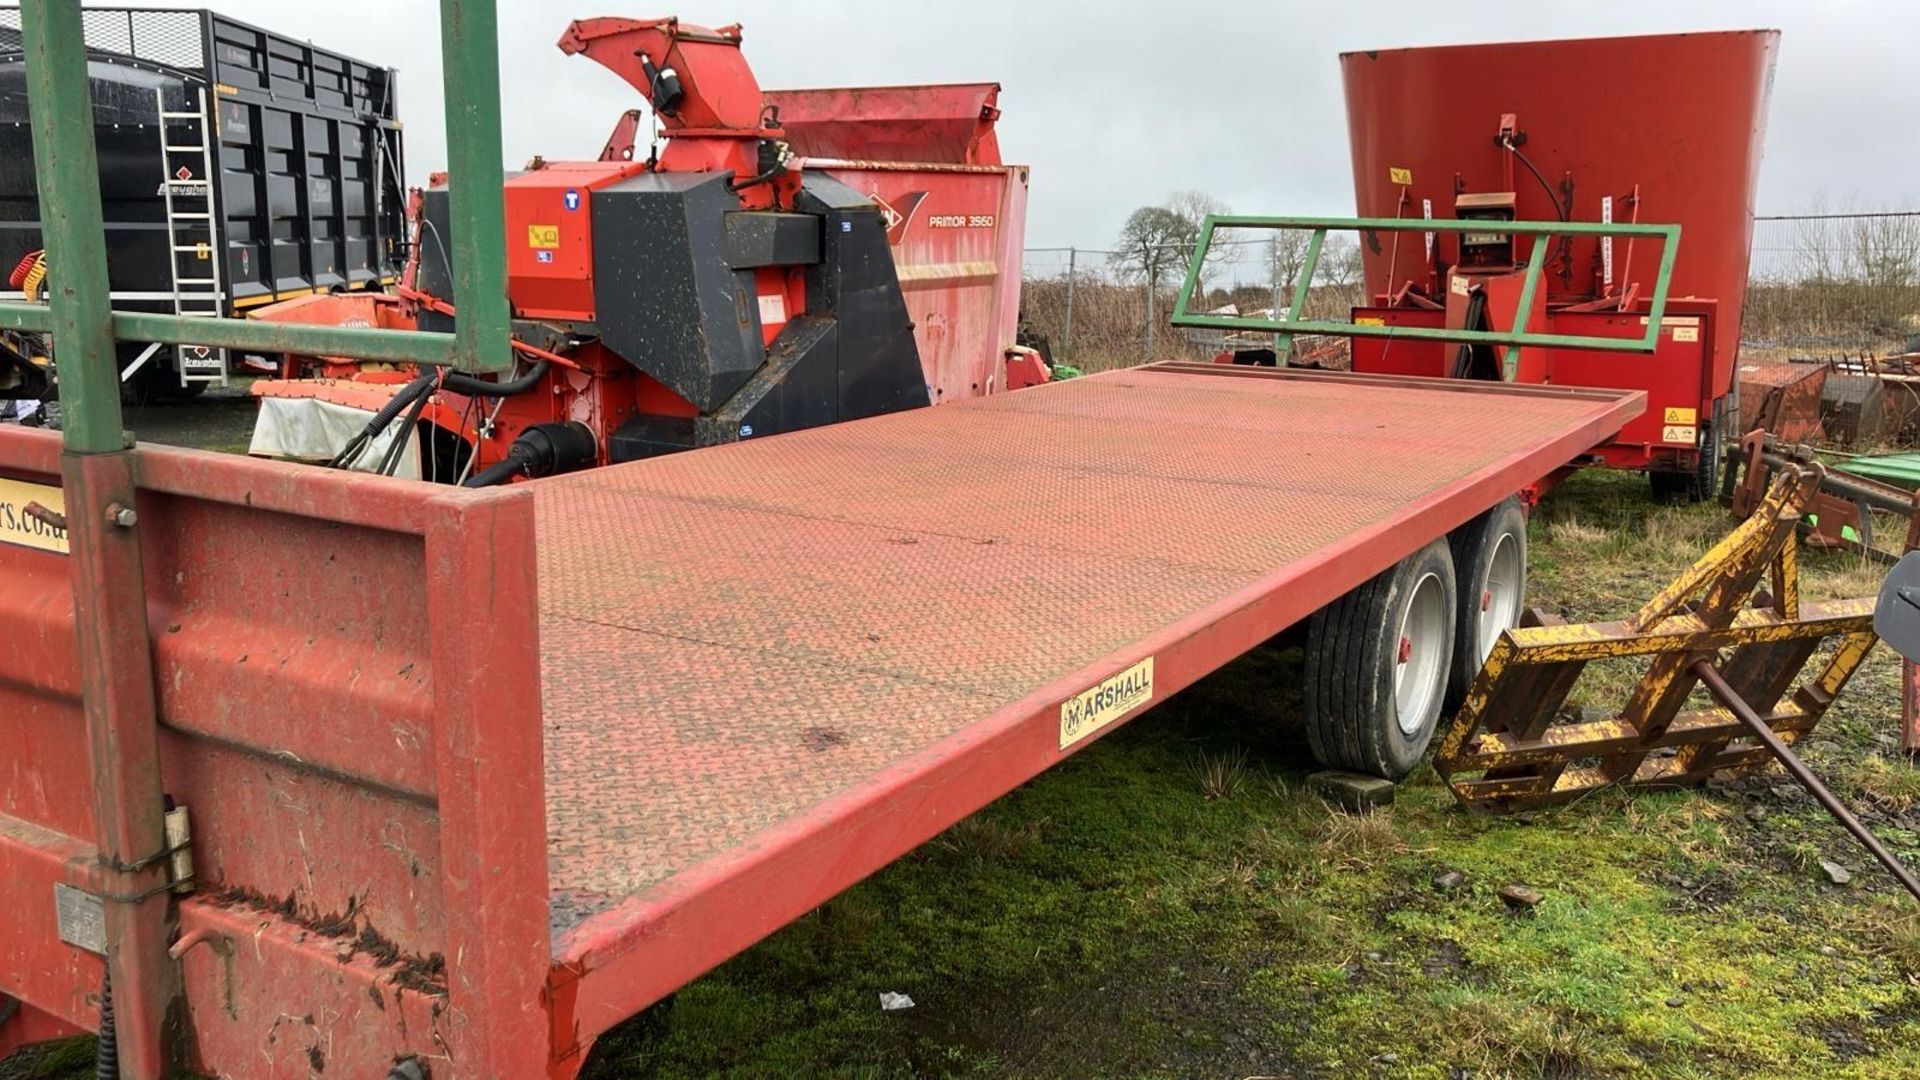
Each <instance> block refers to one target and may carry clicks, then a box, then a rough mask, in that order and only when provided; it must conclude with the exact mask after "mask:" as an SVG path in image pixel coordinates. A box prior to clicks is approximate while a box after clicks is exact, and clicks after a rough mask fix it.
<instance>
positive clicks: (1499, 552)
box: [1446, 495, 1527, 712]
mask: <svg viewBox="0 0 1920 1080" xmlns="http://www.w3.org/2000/svg"><path fill="white" fill-rule="evenodd" d="M1447 542H1448V544H1449V545H1451V546H1452V548H1453V572H1454V574H1455V575H1456V576H1457V578H1458V580H1459V585H1460V616H1459V618H1458V619H1457V620H1456V621H1455V623H1454V628H1453V663H1452V665H1451V673H1450V677H1449V678H1448V680H1447V701H1446V706H1447V711H1448V712H1452V711H1453V710H1454V709H1456V708H1459V706H1460V702H1462V701H1464V700H1465V699H1466V696H1467V687H1469V686H1471V685H1473V677H1474V676H1475V675H1478V674H1479V673H1480V665H1481V663H1483V662H1484V661H1485V660H1486V658H1487V654H1488V653H1490V652H1492V651H1493V643H1494V642H1496V641H1498V640H1500V633H1501V631H1503V630H1507V629H1509V628H1511V627H1515V626H1518V625H1520V615H1521V613H1522V612H1523V611H1525V610H1526V606H1527V514H1526V511H1525V510H1523V509H1521V506H1520V496H1518V495H1514V496H1511V497H1509V498H1508V499H1507V500H1506V501H1505V502H1503V503H1501V504H1500V505H1498V506H1496V507H1494V508H1493V509H1491V510H1489V511H1487V512H1486V513H1484V514H1481V515H1480V516H1479V517H1477V518H1474V519H1473V520H1472V521H1469V522H1467V523H1466V524H1465V525H1462V526H1460V527H1459V528H1457V529H1455V530H1453V532H1452V533H1450V534H1449V535H1448V536H1447Z"/></svg>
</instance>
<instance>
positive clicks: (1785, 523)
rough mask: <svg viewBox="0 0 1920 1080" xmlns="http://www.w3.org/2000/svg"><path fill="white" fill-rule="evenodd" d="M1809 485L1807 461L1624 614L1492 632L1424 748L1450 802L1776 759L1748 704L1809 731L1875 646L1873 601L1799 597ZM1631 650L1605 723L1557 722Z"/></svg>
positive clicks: (1694, 777)
mask: <svg viewBox="0 0 1920 1080" xmlns="http://www.w3.org/2000/svg"><path fill="white" fill-rule="evenodd" d="M1819 484H1820V472H1819V470H1818V469H1816V468H1802V467H1794V468H1791V469H1787V470H1782V472H1781V473H1780V475H1779V476H1778V477H1777V478H1776V480H1775V482H1774V484H1773V486H1772V488H1771V489H1770V490H1769V491H1768V492H1767V495H1766V498H1765V500H1764V501H1763V502H1762V503H1761V505H1760V507H1759V508H1758V509H1757V510H1756V511H1755V512H1754V514H1753V515H1752V516H1751V517H1749V518H1748V519H1747V520H1746V521H1745V522H1742V523H1741V524H1740V525H1739V526H1738V527H1737V528H1735V529H1734V530H1733V531H1732V532H1731V533H1729V534H1728V535H1727V536H1726V537H1725V538H1724V539H1722V540H1721V541H1720V542H1719V543H1718V544H1717V545H1715V546H1714V548H1713V550H1711V551H1709V552H1708V553H1707V554H1706V555H1705V556H1703V557H1702V558H1701V559H1700V560H1699V561H1698V562H1696V563H1694V564H1693V566H1692V567H1691V568H1690V569H1688V570H1687V571H1686V572H1685V573H1683V574H1681V575H1680V576H1679V577H1678V578H1676V579H1675V580H1674V581H1673V582H1672V583H1671V584H1670V585H1668V586H1667V587H1666V588H1665V589H1663V590H1661V592H1660V594H1659V595H1658V596H1655V597H1654V598H1653V599H1652V600H1650V601H1648V603H1647V604H1646V606H1645V607H1643V608H1641V609H1640V611H1639V612H1638V613H1637V614H1635V615H1634V616H1633V617H1632V618H1630V619H1626V620H1624V621H1620V622H1604V623H1582V624H1577V625H1570V624H1565V623H1558V622H1557V621H1555V620H1542V621H1543V622H1546V623H1547V624H1546V625H1535V626H1525V627H1520V628H1516V629H1513V630H1510V631H1508V632H1507V633H1506V634H1505V635H1503V636H1502V637H1501V639H1500V641H1499V642H1498V643H1497V644H1495V645H1494V647H1493V652H1492V653H1491V654H1490V655H1489V656H1488V657H1487V662H1486V665H1485V666H1484V667H1483V668H1482V669H1481V671H1480V674H1479V676H1478V677H1477V678H1476V679H1475V680H1474V683H1473V686H1472V688H1471V689H1470V690H1469V691H1468V693H1467V698H1466V701H1465V702H1464V703H1463V704H1462V705H1461V707H1460V711H1459V712H1458V713H1457V714H1456V715H1455V716H1454V720H1453V726H1452V728H1451V729H1450V730H1449V731H1448V732H1447V734H1446V738H1445V739H1444V740H1443V741H1442V742H1441V745H1440V749H1439V751H1438V752H1437V754H1436V755H1435V760H1434V765H1435V768H1437V769H1438V770H1439V772H1440V775H1441V776H1442V777H1443V778H1445V780H1446V782H1447V785H1448V787H1450V788H1451V789H1452V790H1453V793H1454V795H1455V797H1457V798H1458V799H1459V800H1460V801H1461V803H1463V804H1464V805H1466V806H1467V807H1468V808H1469V809H1473V810H1476V811H1483V812H1493V813H1499V812H1504V811H1510V810H1518V809H1525V808H1529V807H1536V806H1544V805H1551V804H1556V803H1565V802H1569V801H1571V800H1573V799H1577V798H1579V797H1580V796H1582V795H1584V794H1586V793H1588V792H1591V791H1595V790H1598V789H1601V788H1605V787H1650V786H1660V787H1680V786H1688V785H1694V784H1700V783H1703V782H1705V781H1706V780H1707V779H1708V778H1709V777H1711V776H1714V775H1716V774H1720V775H1736V774H1740V773H1744V772H1749V771H1752V770H1753V769H1756V768H1759V767H1761V766H1763V765H1765V764H1766V762H1767V761H1768V760H1769V759H1770V758H1771V757H1773V756H1776V755H1777V754H1778V751H1777V750H1775V749H1770V748H1769V746H1768V745H1767V743H1768V742H1769V741H1770V740H1766V739H1763V738H1762V737H1761V736H1760V734H1759V732H1758V731H1757V730H1756V729H1755V728H1753V727H1750V726H1749V724H1748V722H1746V721H1743V719H1742V716H1741V714H1742V713H1743V712H1745V713H1747V714H1748V715H1749V716H1752V717H1754V718H1755V719H1756V721H1757V722H1758V723H1761V724H1764V726H1765V728H1766V729H1768V730H1770V731H1771V732H1772V734H1773V735H1774V736H1777V738H1778V741H1779V743H1781V744H1784V745H1783V746H1782V747H1780V749H1784V746H1790V745H1791V744H1792V743H1794V742H1795V741H1797V740H1798V739H1799V738H1800V737H1801V736H1803V735H1805V734H1806V733H1807V732H1808V731H1811V730H1812V729H1813V726H1814V725H1815V724H1816V723H1818V722H1819V720H1820V717H1821V716H1822V715H1823V714H1824V713H1825V712H1826V711H1827V708H1828V707H1829V706H1831V705H1832V704H1833V701H1834V698H1836V697H1837V696H1839V694H1840V691H1841V690H1842V689H1843V688H1844V687H1845V686H1846V684H1847V680H1848V679H1850V678H1851V677H1852V676H1853V673H1854V672H1855V671H1856V670H1858V669H1859V667H1860V663H1861V661H1862V660H1864V659H1865V658H1866V655H1867V653H1868V651H1869V650H1871V649H1872V648H1873V645H1874V642H1875V641H1876V640H1877V639H1876V637H1875V636H1874V633H1873V625H1872V623H1873V601H1872V600H1871V599H1862V600H1843V601H1836V602H1832V603H1824V604H1805V605H1803V604H1801V603H1800V599H1799V581H1798V565H1797V558H1796V553H1797V547H1796V545H1797V542H1798V541H1797V538H1796V536H1795V527H1796V525H1797V524H1798V523H1799V521H1800V517H1801V513H1802V511H1803V510H1804V508H1805V507H1806V506H1807V503H1808V500H1810V499H1811V498H1812V497H1813V495H1814V493H1815V492H1816V491H1817V490H1818V488H1819ZM1832 639H1838V641H1837V645H1836V647H1834V648H1832V649H1829V650H1823V648H1822V647H1823V646H1824V645H1825V644H1826V643H1827V642H1828V641H1830V640H1832ZM1816 657H1824V663H1822V664H1816V665H1814V666H1813V670H1812V672H1811V674H1810V676H1809V677H1806V678H1804V679H1803V678H1802V675H1803V669H1807V668H1808V667H1809V661H1811V660H1814V659H1815V658H1816ZM1641 658H1644V659H1645V661H1646V668H1645V671H1644V672H1643V673H1642V675H1641V676H1640V678H1639V680H1638V681H1637V682H1636V683H1635V684H1634V686H1633V689H1632V690H1631V691H1630V692H1629V694H1628V695H1627V700H1626V702H1625V704H1624V705H1622V706H1621V707H1620V709H1619V710H1618V711H1617V712H1615V713H1614V715H1613V716H1612V717H1611V718H1610V719H1605V720H1597V721H1580V720H1567V719H1564V718H1563V716H1564V714H1565V713H1566V712H1568V710H1567V709H1566V707H1565V706H1566V700H1567V695H1568V693H1569V692H1570V691H1572V689H1573V688H1574V684H1575V682H1576V681H1577V680H1578V679H1579V678H1580V674H1581V672H1582V671H1583V670H1584V669H1585V668H1586V666H1587V665H1588V664H1590V663H1593V662H1595V661H1608V660H1622V659H1641ZM1703 673H1705V676H1706V677H1705V679H1704V683H1705V685H1704V686H1703ZM1696 689H1701V690H1703V693H1702V694H1701V695H1700V697H1699V699H1698V700H1690V699H1691V698H1694V696H1695V690H1696ZM1786 756H1791V754H1790V753H1788V754H1787V755H1786ZM1783 760H1785V758H1784V757H1783Z"/></svg>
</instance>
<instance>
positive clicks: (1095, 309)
mask: <svg viewBox="0 0 1920 1080" xmlns="http://www.w3.org/2000/svg"><path fill="white" fill-rule="evenodd" d="M1286 236H1294V237H1299V238H1300V240H1298V241H1289V240H1284V239H1276V237H1286ZM1303 242H1304V234H1299V233H1293V234H1285V233H1283V234H1274V235H1262V236H1261V237H1259V238H1257V239H1256V238H1252V237H1249V236H1239V237H1236V236H1232V235H1224V236H1222V237H1221V238H1219V239H1216V241H1215V246H1216V248H1218V249H1219V252H1218V255H1217V256H1216V257H1215V258H1210V259H1209V260H1208V265H1207V267H1206V268H1205V272H1204V274H1203V282H1202V283H1203V286H1204V293H1203V294H1202V295H1198V296H1196V298H1195V300H1194V302H1193V307H1194V308H1195V310H1203V311H1206V310H1217V309H1222V308H1226V307H1231V308H1232V310H1234V311H1235V312H1237V313H1239V314H1243V315H1245V314H1257V313H1265V312H1269V311H1271V310H1274V309H1276V308H1278V309H1280V310H1285V309H1286V307H1287V306H1288V305H1289V304H1290V303H1291V300H1292V294H1293V289H1294V287H1295V284H1296V278H1297V275H1298V270H1299V264H1300V261H1301V258H1302V251H1301V248H1302V246H1303ZM1152 254H1153V253H1152V252H1146V251H1141V252H1125V253H1121V252H1116V251H1114V250H1112V249H1110V248H1082V247H1064V248H1028V249H1027V250H1026V252H1025V258H1024V260H1023V267H1022V271H1023V276H1024V279H1025V287H1024V292H1023V294H1022V301H1021V307H1022V316H1023V322H1024V324H1025V325H1026V328H1027V330H1028V333H1029V334H1030V335H1032V336H1037V337H1040V338H1043V339H1044V340H1045V341H1046V342H1047V344H1048V345H1049V347H1050V350H1051V353H1052V355H1053V357H1054V359H1056V360H1063V361H1065V362H1066V363H1069V364H1072V365H1074V366H1076V367H1079V368H1082V369H1084V370H1101V369H1104V368H1109V367H1121V366H1126V365H1130V364H1136V363H1139V362H1141V361H1142V360H1146V359H1150V358H1157V359H1166V358H1189V359H1191V358H1203V357H1208V356H1212V355H1214V354H1215V353H1217V352H1219V351H1220V349H1221V348H1223V347H1231V346H1236V345H1237V346H1245V347H1270V345H1271V338H1270V337H1268V338H1266V339H1265V340H1264V341H1253V340H1246V341H1240V340H1235V339H1233V338H1230V337H1228V336H1227V335H1223V334H1220V333H1203V332H1192V331H1182V330H1177V329H1175V328H1174V327H1172V326H1171V325H1170V324H1169V323H1168V321H1167V320H1168V317H1169V316H1170V315H1171V313H1172V311H1173V306H1174V300H1175V298H1176V296H1177V295H1178V292H1179V288H1180V285H1181V281H1182V278H1183V276H1184V273H1185V269H1186V263H1187V259H1188V257H1189V256H1190V255H1191V249H1190V248H1178V249H1173V250H1171V251H1168V252H1165V254H1170V255H1172V256H1173V257H1172V258H1166V259H1157V258H1152V257H1150V256H1151V255H1152ZM1149 266H1158V267H1164V269H1160V270H1159V271H1158V272H1157V273H1154V274H1150V273H1149V272H1148V270H1147V268H1148V267H1149ZM1365 296H1366V284H1365V282H1364V281H1363V280H1362V275H1361V272H1360V267H1359V257H1358V247H1357V244H1356V243H1355V241H1354V240H1353V238H1351V237H1341V236H1337V235H1332V234H1330V235H1329V236H1328V237H1327V246H1326V250H1325V251H1323V253H1322V254H1321V257H1320V269H1319V271H1318V272H1317V273H1316V274H1315V276H1314V283H1313V287H1312V288H1311V289H1310V290H1309V292H1308V294H1307V302H1306V314H1307V315H1308V317H1311V318H1334V319H1344V318H1346V316H1347V313H1348V311H1349V310H1350V309H1351V308H1352V307H1353V306H1354V305H1357V304H1359V303H1361V302H1363V300H1364V298H1365ZM1742 330H1743V338H1744V340H1745V342H1746V343H1747V345H1748V346H1749V347H1752V348H1757V349H1766V350H1769V351H1777V352H1780V353H1784V354H1787V355H1807V356H1822V357H1825V356H1841V355H1885V354H1888V353H1893V352H1900V351H1914V350H1920V210H1915V211H1895V212H1882V213H1848V214H1783V215H1763V216H1761V217H1758V218H1756V219H1755V221H1754V231H1753V256H1752V262H1751V267H1750V272H1749V280H1748V286H1747V302H1746V312H1745V317H1744V320H1743V328H1742Z"/></svg>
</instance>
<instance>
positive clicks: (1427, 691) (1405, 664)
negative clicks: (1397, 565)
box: [1393, 574, 1447, 738]
mask: <svg viewBox="0 0 1920 1080" xmlns="http://www.w3.org/2000/svg"><path fill="white" fill-rule="evenodd" d="M1446 599H1447V598H1446V593H1445V590H1443V589H1442V588H1441V585H1440V575H1439V574H1424V575H1422V576H1421V578H1420V580H1419V581H1416V582H1414V585H1413V591H1412V592H1411V593H1410V594H1409V595H1408V597H1407V606H1406V607H1405V608H1404V609H1402V610H1401V612H1400V627H1399V634H1398V637H1397V638H1396V639H1395V640H1396V644H1397V648H1396V653H1395V657H1394V661H1395V662H1394V665H1393V700H1394V705H1395V707H1396V708H1395V711H1396V712H1397V713H1399V716H1398V717H1397V719H1398V720H1399V723H1400V733H1401V734H1402V735H1405V736H1407V737H1408V738H1413V737H1414V736H1416V735H1418V734H1420V729H1421V728H1422V727H1424V726H1426V717H1427V713H1428V711H1429V710H1430V708H1431V706H1432V704H1433V703H1434V702H1435V701H1436V700H1438V699H1439V696H1440V688H1441V683H1442V681H1443V680H1444V678H1445V676H1446V670H1447V655H1446V644H1447V605H1446Z"/></svg>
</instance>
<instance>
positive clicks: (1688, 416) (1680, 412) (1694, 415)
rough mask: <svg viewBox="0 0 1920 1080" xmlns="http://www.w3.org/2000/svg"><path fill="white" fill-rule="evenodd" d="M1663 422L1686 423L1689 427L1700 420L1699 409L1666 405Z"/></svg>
mask: <svg viewBox="0 0 1920 1080" xmlns="http://www.w3.org/2000/svg"><path fill="white" fill-rule="evenodd" d="M1664 422H1665V423H1668V424H1686V425H1687V426H1689V427H1691V426H1693V425H1694V424H1697V423H1699V422H1700V410H1698V409H1677V408H1674V407H1673V406H1671V405H1669V406H1667V415H1666V417H1665V418H1664Z"/></svg>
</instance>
